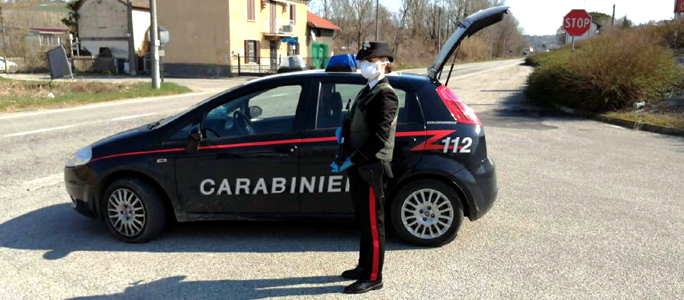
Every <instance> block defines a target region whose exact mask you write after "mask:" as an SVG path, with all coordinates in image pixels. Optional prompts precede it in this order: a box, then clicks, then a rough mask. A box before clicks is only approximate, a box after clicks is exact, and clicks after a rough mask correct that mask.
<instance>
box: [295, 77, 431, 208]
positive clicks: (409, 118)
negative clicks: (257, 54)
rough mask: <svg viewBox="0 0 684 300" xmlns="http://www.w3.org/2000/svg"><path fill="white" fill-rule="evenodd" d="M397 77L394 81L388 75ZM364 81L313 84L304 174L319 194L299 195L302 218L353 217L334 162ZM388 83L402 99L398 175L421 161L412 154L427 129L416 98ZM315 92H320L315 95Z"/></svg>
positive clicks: (395, 166)
mask: <svg viewBox="0 0 684 300" xmlns="http://www.w3.org/2000/svg"><path fill="white" fill-rule="evenodd" d="M388 77H393V76H391V75H390V76H388ZM366 82H367V81H366V80H365V79H363V78H362V77H361V76H358V78H356V77H352V76H345V77H343V78H332V77H327V78H321V79H319V80H318V81H316V82H314V83H313V86H314V88H313V91H314V95H316V96H315V97H311V99H310V104H309V106H310V107H311V109H309V112H308V114H307V117H306V123H305V128H306V129H305V130H304V134H303V138H302V141H316V142H312V143H302V145H301V149H300V158H299V159H300V174H301V176H302V177H310V178H311V179H313V178H316V180H318V186H317V189H316V190H315V191H314V192H312V193H310V192H306V191H305V192H303V193H301V194H300V196H299V197H300V203H301V211H302V213H316V214H318V213H324V214H335V213H339V214H346V213H353V208H352V203H351V198H350V194H349V182H348V179H347V176H346V172H343V173H332V172H331V168H330V163H331V162H332V161H333V160H334V158H335V154H336V153H337V150H338V145H337V141H336V138H335V130H336V129H337V128H338V127H340V126H341V123H342V120H343V119H344V118H346V116H347V113H348V105H347V104H348V103H350V102H353V100H354V98H355V97H356V95H357V94H358V92H359V91H360V90H361V89H362V88H364V86H365V85H366ZM390 83H391V84H392V86H393V87H394V89H395V91H396V92H397V96H398V97H399V117H398V120H397V134H396V137H395V151H394V158H393V160H392V165H393V167H392V168H393V170H396V172H397V173H398V174H399V173H400V172H403V171H404V170H405V169H407V168H408V167H409V166H410V165H413V164H416V163H417V162H418V160H419V159H420V155H421V154H420V151H411V150H412V149H413V148H414V147H415V146H417V145H419V144H420V143H422V142H424V141H425V126H424V122H423V117H422V113H421V112H420V108H419V106H418V105H419V104H418V102H417V100H416V94H415V92H414V91H412V89H411V88H410V86H407V85H406V84H404V83H401V82H394V81H393V80H392V79H391V78H390ZM316 91H317V93H316Z"/></svg>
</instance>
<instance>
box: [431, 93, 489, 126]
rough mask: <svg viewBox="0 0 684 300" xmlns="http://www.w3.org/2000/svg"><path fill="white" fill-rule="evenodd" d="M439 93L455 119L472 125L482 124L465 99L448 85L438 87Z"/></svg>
mask: <svg viewBox="0 0 684 300" xmlns="http://www.w3.org/2000/svg"><path fill="white" fill-rule="evenodd" d="M437 94H439V97H440V98H442V101H443V102H444V105H446V107H447V109H449V112H451V115H452V116H453V117H454V120H456V122H459V123H464V124H471V125H482V122H480V118H478V117H477V115H475V111H473V110H472V109H471V108H470V107H468V105H467V104H465V102H463V100H462V99H461V98H460V97H458V96H456V94H454V92H452V91H451V90H450V89H449V88H448V87H446V86H444V85H440V86H439V87H438V88H437Z"/></svg>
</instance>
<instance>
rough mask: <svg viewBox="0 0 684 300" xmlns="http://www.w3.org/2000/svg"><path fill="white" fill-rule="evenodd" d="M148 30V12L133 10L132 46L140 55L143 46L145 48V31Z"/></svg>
mask: <svg viewBox="0 0 684 300" xmlns="http://www.w3.org/2000/svg"><path fill="white" fill-rule="evenodd" d="M161 25H163V24H161ZM149 28H150V12H149V11H145V10H137V9H133V44H134V45H135V52H137V53H140V51H141V49H142V48H143V46H145V41H147V29H149Z"/></svg>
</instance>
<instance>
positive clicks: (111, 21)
mask: <svg viewBox="0 0 684 300" xmlns="http://www.w3.org/2000/svg"><path fill="white" fill-rule="evenodd" d="M78 13H79V15H80V19H79V20H78V31H79V38H80V39H81V45H82V46H83V47H84V48H86V49H88V51H90V53H92V54H93V55H97V53H99V51H100V48H102V47H108V48H110V49H111V50H112V55H113V56H114V57H115V58H119V59H125V60H128V59H129V56H128V12H127V7H126V5H125V4H124V3H122V2H120V1H118V0H86V1H85V2H83V4H82V5H81V8H80V9H79V10H78ZM149 27H150V13H149V11H143V10H137V9H134V10H133V39H134V45H135V48H136V51H137V49H139V48H141V47H142V46H143V45H144V42H145V34H146V32H147V28H149Z"/></svg>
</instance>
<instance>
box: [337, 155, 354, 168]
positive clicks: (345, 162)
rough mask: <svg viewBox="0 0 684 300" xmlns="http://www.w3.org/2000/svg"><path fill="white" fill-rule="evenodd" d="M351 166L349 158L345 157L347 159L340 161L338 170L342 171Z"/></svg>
mask: <svg viewBox="0 0 684 300" xmlns="http://www.w3.org/2000/svg"><path fill="white" fill-rule="evenodd" d="M351 166H352V161H351V158H349V157H347V159H345V160H344V162H343V163H342V165H341V166H340V168H339V170H340V172H342V171H344V170H346V169H348V168H349V167H351Z"/></svg>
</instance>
